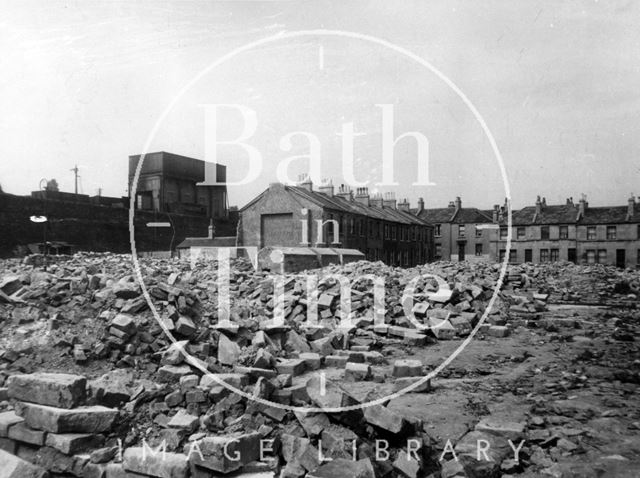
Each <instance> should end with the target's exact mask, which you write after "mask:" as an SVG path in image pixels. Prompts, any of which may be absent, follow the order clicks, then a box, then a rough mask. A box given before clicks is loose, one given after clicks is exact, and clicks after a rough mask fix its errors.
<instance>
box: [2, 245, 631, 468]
mask: <svg viewBox="0 0 640 478" xmlns="http://www.w3.org/2000/svg"><path fill="white" fill-rule="evenodd" d="M141 262H142V274H143V277H144V280H145V287H146V289H147V291H148V293H149V295H150V297H151V299H152V301H153V305H154V308H155V309H156V310H157V312H158V314H159V316H160V320H161V324H160V323H158V322H157V321H156V320H155V318H154V316H153V314H152V313H151V310H149V304H148V303H147V301H146V299H145V297H144V295H143V294H142V290H141V287H140V284H138V283H137V281H136V279H135V276H134V275H132V274H131V270H130V264H129V263H128V262H127V259H126V256H115V255H112V254H105V255H92V254H80V255H77V256H74V257H71V258H69V260H68V261H66V262H64V261H62V262H59V263H57V264H55V265H53V266H49V268H48V269H49V270H48V271H46V272H45V271H43V270H42V268H41V267H39V266H31V267H30V266H20V267H17V266H16V267H13V268H11V264H10V263H9V264H8V265H5V267H6V268H8V270H5V272H4V274H3V275H1V276H0V277H2V279H1V280H0V292H1V294H0V307H1V309H0V310H1V311H2V317H3V318H4V319H5V320H6V321H7V323H8V324H9V323H11V326H12V327H15V328H14V329H12V330H13V331H14V332H15V333H13V334H11V335H7V336H5V337H4V340H3V341H2V342H0V359H1V360H2V367H3V369H4V370H7V371H11V370H17V371H23V372H29V371H35V370H49V369H51V367H50V366H48V364H47V362H46V361H45V362H44V363H39V360H38V357H40V358H42V357H43V356H47V355H46V354H47V353H48V352H50V356H51V357H55V359H56V360H60V362H58V363H57V364H56V367H55V368H56V369H58V370H61V369H62V370H64V367H67V370H69V368H71V369H73V370H75V371H76V372H77V373H78V374H77V375H72V374H51V373H42V372H36V373H32V374H28V373H21V374H9V373H4V375H2V376H0V379H1V378H3V377H4V376H7V378H6V381H5V383H4V386H3V388H0V399H2V398H4V399H7V400H5V401H4V402H0V406H2V404H4V406H5V408H6V409H7V410H8V411H5V412H2V413H0V437H1V438H0V445H1V446H0V463H3V462H5V461H6V462H7V463H9V468H8V469H9V470H10V472H9V473H8V474H6V476H11V477H18V476H45V474H46V473H47V472H49V473H53V474H54V475H55V476H78V477H99V478H111V477H121V476H123V477H124V476H126V477H136V476H140V477H143V476H147V477H148V476H152V477H161V478H162V477H168V478H183V477H189V476H191V477H210V476H211V477H213V476H236V477H246V478H249V477H250V476H256V477H257V476H264V477H267V476H280V477H282V478H289V477H291V478H293V477H296V478H302V477H307V478H314V477H315V478H331V477H336V478H337V477H348V476H354V477H361V478H369V477H371V478H374V477H378V478H379V477H383V476H384V477H394V476H403V477H409V478H417V477H419V476H427V475H429V476H434V477H435V476H437V473H441V474H442V476H443V477H444V476H448V477H454V476H476V475H473V473H479V474H478V475H477V476H498V475H495V473H497V472H498V471H499V470H500V466H501V463H502V462H503V461H504V460H506V457H507V456H508V453H503V455H504V456H502V455H501V459H500V460H495V461H493V462H492V463H491V465H486V466H485V465H483V464H480V465H479V463H478V461H477V460H476V459H475V457H476V450H475V443H476V441H477V439H478V438H482V437H486V436H487V434H488V435H491V436H492V437H496V436H497V437H499V438H500V440H502V441H503V442H504V443H503V445H504V446H502V448H500V449H501V450H503V451H508V450H509V448H508V445H507V442H506V440H508V439H513V440H516V439H519V438H521V437H522V436H523V435H524V433H525V430H526V426H525V425H524V424H522V423H515V424H514V423H507V424H506V425H505V423H504V422H500V423H497V424H496V423H492V422H480V423H478V424H477V425H476V426H475V428H474V429H473V430H471V431H470V432H469V433H468V434H466V435H465V436H464V437H463V438H462V439H461V440H460V441H459V442H458V443H456V445H455V451H456V453H457V454H458V456H459V457H464V459H461V460H460V461H458V460H448V461H445V462H444V463H440V462H439V461H438V455H439V451H438V450H436V449H435V448H434V447H433V443H432V439H431V437H430V436H429V435H428V433H427V432H426V424H425V423H423V421H422V420H418V419H415V418H413V417H409V416H403V415H402V414H399V413H398V412H396V411H393V410H391V409H389V408H387V406H386V405H387V403H388V399H385V397H388V396H389V395H391V394H393V393H395V392H399V391H402V390H404V389H405V388H407V387H412V389H411V392H410V393H412V394H424V393H430V391H431V389H432V387H431V382H430V381H429V380H426V379H425V374H427V373H428V372H430V367H425V365H424V363H423V362H422V361H420V360H415V359H411V358H406V356H407V355H410V353H411V351H412V350H419V349H423V348H428V347H430V346H435V345H436V344H438V342H439V341H448V340H457V339H460V338H463V337H466V336H468V335H469V334H470V333H471V331H472V330H473V328H474V327H476V325H477V324H478V321H479V320H480V318H481V317H483V315H486V322H485V323H484V324H483V325H482V326H481V327H480V328H479V330H478V334H477V337H478V338H479V339H482V338H484V337H486V338H488V339H489V340H495V339H499V338H503V337H508V336H509V335H510V334H511V332H512V331H513V329H514V327H516V326H518V325H526V326H530V327H538V325H541V326H543V327H544V326H545V325H544V324H545V323H544V320H545V317H546V314H547V305H548V301H549V298H550V297H557V295H558V293H559V292H558V291H559V290H561V289H562V287H560V286H557V287H556V288H554V289H553V290H549V287H551V286H545V287H546V288H545V287H543V286H542V285H541V284H543V283H545V284H546V282H544V281H543V279H542V277H544V276H545V269H544V268H538V269H536V270H531V269H530V268H521V269H514V270H512V271H511V273H510V274H509V277H508V280H506V281H505V286H504V287H502V288H501V290H499V291H497V292H496V291H495V289H496V287H497V286H498V277H499V271H500V266H498V265H490V264H466V263H457V264H451V263H436V264H433V265H428V266H424V267H420V268H414V269H407V270H405V269H400V268H393V267H388V266H384V265H383V264H381V263H368V262H359V263H353V264H348V265H346V266H340V267H338V266H330V267H327V268H325V269H323V270H322V271H313V272H312V274H314V275H315V274H317V275H318V285H317V308H318V320H317V322H315V323H309V321H308V320H307V312H308V310H307V309H308V307H309V305H310V302H311V301H313V300H314V298H313V297H312V296H310V295H309V293H308V291H307V290H306V283H307V282H306V281H307V277H306V276H304V275H301V276H296V277H294V276H287V277H285V278H284V291H285V294H284V305H283V307H284V310H283V316H284V322H283V323H278V322H274V320H273V318H274V315H275V314H274V310H275V309H276V307H278V304H277V300H275V299H274V280H273V278H272V277H271V276H270V275H269V274H267V273H265V272H259V271H254V270H253V269H252V267H251V265H250V264H249V263H248V262H246V261H243V260H237V261H235V262H234V263H233V264H232V267H231V280H230V294H231V310H230V313H229V320H221V318H220V317H219V316H218V303H217V299H218V292H219V291H218V288H217V287H218V285H217V278H218V275H217V274H218V272H217V267H216V265H215V264H197V265H196V267H195V268H191V267H189V265H188V264H185V263H184V262H179V261H176V260H158V259H151V260H144V261H141ZM0 272H1V271H0ZM555 272H556V271H555V270H551V271H550V272H549V273H548V275H549V276H550V277H552V276H554V274H555ZM606 272H607V274H610V273H611V274H613V273H612V272H610V271H606ZM429 273H431V274H437V275H438V276H440V277H442V278H443V279H444V280H445V282H446V283H447V284H448V289H447V290H446V291H444V292H443V291H439V292H437V290H438V288H437V287H436V286H435V284H434V282H433V281H432V280H431V279H428V278H425V279H422V280H417V281H416V286H415V289H414V291H413V293H412V294H411V299H413V305H411V306H410V310H411V312H412V314H413V316H414V317H415V318H416V320H411V319H410V318H409V317H407V307H409V306H408V305H407V304H406V300H407V298H406V297H403V292H404V291H405V290H406V288H407V286H408V285H410V284H411V283H412V280H414V279H416V278H417V277H419V276H421V275H425V274H429ZM337 274H339V275H341V276H344V277H346V278H347V279H349V280H352V281H353V280H354V279H355V278H356V277H360V276H363V275H367V274H372V275H375V276H379V277H382V278H383V279H384V281H385V304H384V313H383V321H382V322H380V321H376V320H375V316H376V314H375V312H376V310H375V307H376V304H375V298H374V294H373V288H372V285H371V283H370V282H368V281H367V280H362V281H360V282H357V283H353V282H352V290H351V297H350V298H351V310H352V312H353V314H352V316H351V322H350V323H349V324H346V325H345V324H344V323H342V322H341V314H340V312H341V311H340V282H339V280H338V279H337V278H336V275H337ZM622 274H624V275H622ZM525 276H526V277H525ZM636 279H637V274H636V275H635V276H633V275H632V274H630V273H627V272H624V273H620V274H619V276H615V275H612V276H610V280H609V281H608V284H609V285H610V286H611V290H610V291H609V290H608V291H607V292H608V293H609V294H610V295H611V294H615V293H616V287H618V289H617V290H619V291H621V292H622V290H621V289H620V286H619V285H616V284H619V283H621V282H622V281H625V280H626V281H627V284H634V283H635V282H633V281H634V280H636ZM549 283H551V284H554V283H553V281H551V282H549ZM536 284H537V285H536ZM562 285H563V286H564V285H565V284H562ZM554 287H555V286H554ZM569 287H570V284H569ZM629 290H630V289H625V290H624V291H623V292H624V293H621V294H618V295H617V296H616V300H632V298H631V297H630V296H631V295H633V293H632V292H630V291H629ZM563 293H564V292H563ZM599 297H600V298H601V299H603V298H604V297H605V295H601V296H599ZM490 301H493V307H492V308H491V309H490V310H487V308H488V305H489V303H490ZM2 303H4V304H3V305H2ZM485 312H486V314H485ZM165 331H168V332H169V333H170V334H171V335H172V336H173V340H172V339H170V338H169V337H168V336H167V334H166V333H165ZM52 360H54V359H53V358H52ZM40 362H41V361H40ZM85 370H86V372H85ZM105 372H106V373H105ZM84 375H87V376H93V377H96V378H94V379H92V380H87V379H86V378H85V376H84ZM0 385H1V382H0ZM228 386H230V387H233V388H234V389H236V390H237V391H240V392H242V393H241V394H239V393H235V392H232V391H231V390H229V388H228ZM374 400H379V401H380V403H376V404H374V405H370V406H367V407H364V408H358V407H357V406H358V405H359V404H364V403H368V402H371V401H374ZM290 407H299V409H297V410H295V411H292V410H291V409H290ZM340 407H352V409H351V410H349V411H335V410H334V409H337V408H340ZM303 408H314V409H325V410H329V411H326V412H324V413H323V412H319V411H317V410H314V411H313V412H308V411H307V412H305V411H303ZM379 440H382V441H384V442H385V443H387V444H388V449H387V450H386V452H387V453H388V456H387V458H386V459H384V460H380V459H378V458H379V455H378V453H379V450H377V448H376V444H377V442H378V441H379ZM472 444H473V445H474V446H473V447H472ZM158 446H161V447H162V446H164V447H166V450H165V452H164V453H156V450H157V447H158ZM2 450H4V452H3V451H2ZM150 450H152V451H150ZM225 451H226V453H225ZM263 451H264V455H265V456H264V459H261V458H263V457H262V456H261V452H263ZM5 452H6V453H5ZM235 457H237V459H235ZM481 465H482V466H484V467H485V468H487V469H488V471H487V470H485V471H483V472H482V473H485V472H486V473H488V474H484V475H483V474H481V473H480V472H479V471H478V470H479V468H482V466H481ZM465 470H466V471H465ZM469 470H475V471H472V472H471V471H469ZM467 473H469V474H467ZM430 474H433V475H430ZM0 476H5V475H1V474H0Z"/></svg>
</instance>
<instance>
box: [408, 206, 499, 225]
mask: <svg viewBox="0 0 640 478" xmlns="http://www.w3.org/2000/svg"><path fill="white" fill-rule="evenodd" d="M418 217H420V219H422V220H424V221H426V222H428V223H430V224H436V223H443V222H450V223H454V224H468V223H487V222H491V215H486V214H485V213H484V212H483V211H481V210H480V209H477V208H475V207H462V208H460V209H458V210H457V212H456V209H455V208H453V207H441V208H435V209H423V210H422V211H421V212H420V213H419V215H418Z"/></svg>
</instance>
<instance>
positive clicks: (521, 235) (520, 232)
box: [516, 227, 525, 239]
mask: <svg viewBox="0 0 640 478" xmlns="http://www.w3.org/2000/svg"><path fill="white" fill-rule="evenodd" d="M524 233H525V228H524V227H519V228H518V229H516V234H517V236H518V239H524Z"/></svg>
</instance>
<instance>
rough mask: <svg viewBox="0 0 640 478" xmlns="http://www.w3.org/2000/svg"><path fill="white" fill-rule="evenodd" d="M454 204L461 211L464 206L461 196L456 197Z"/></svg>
mask: <svg viewBox="0 0 640 478" xmlns="http://www.w3.org/2000/svg"><path fill="white" fill-rule="evenodd" d="M454 204H455V207H456V212H457V211H459V210H460V208H462V199H460V196H458V197H456V200H455V202H454Z"/></svg>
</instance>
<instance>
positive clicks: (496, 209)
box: [491, 204, 500, 224]
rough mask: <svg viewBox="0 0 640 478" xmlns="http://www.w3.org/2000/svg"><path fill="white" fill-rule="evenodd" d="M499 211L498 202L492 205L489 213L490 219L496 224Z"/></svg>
mask: <svg viewBox="0 0 640 478" xmlns="http://www.w3.org/2000/svg"><path fill="white" fill-rule="evenodd" d="M499 213H500V206H499V205H498V204H494V205H493V211H492V214H491V221H492V222H493V223H494V224H498V216H499Z"/></svg>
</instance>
